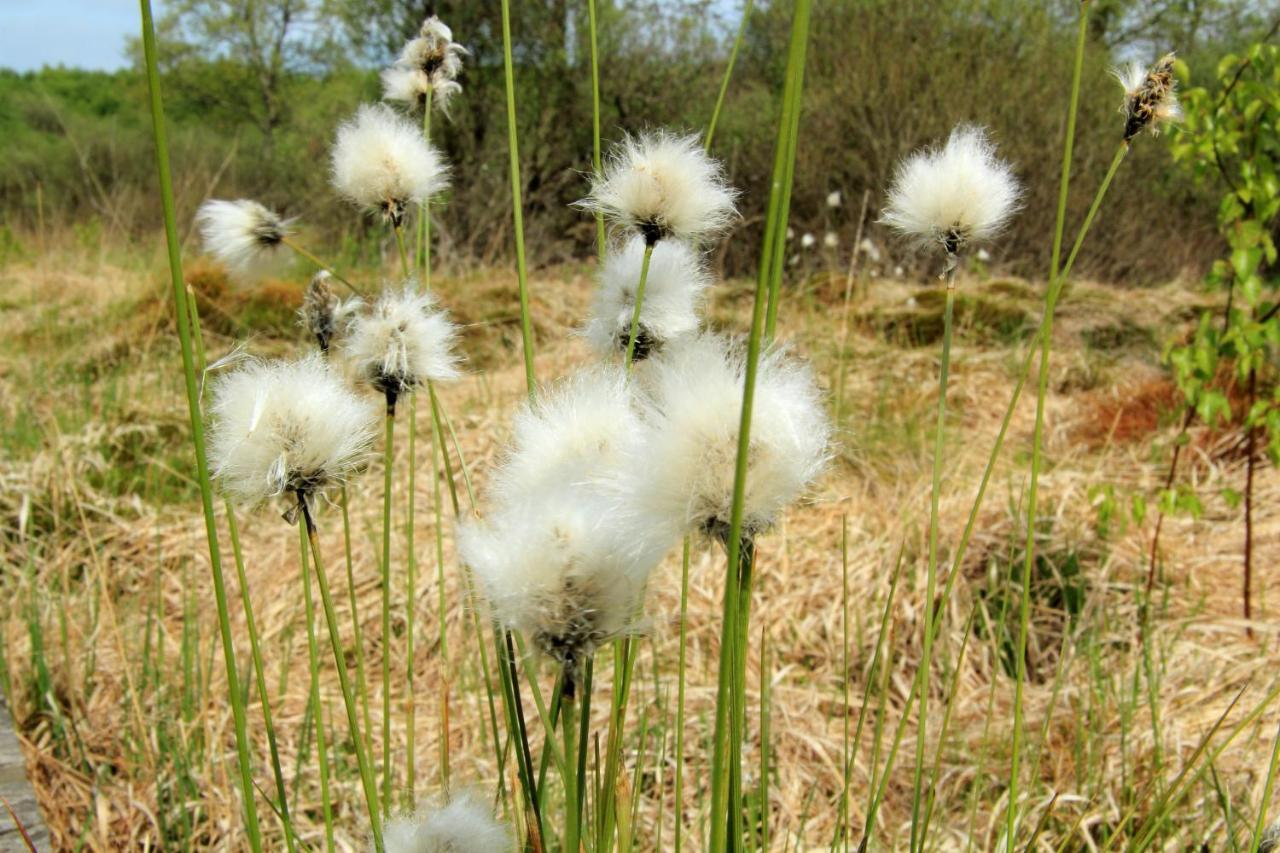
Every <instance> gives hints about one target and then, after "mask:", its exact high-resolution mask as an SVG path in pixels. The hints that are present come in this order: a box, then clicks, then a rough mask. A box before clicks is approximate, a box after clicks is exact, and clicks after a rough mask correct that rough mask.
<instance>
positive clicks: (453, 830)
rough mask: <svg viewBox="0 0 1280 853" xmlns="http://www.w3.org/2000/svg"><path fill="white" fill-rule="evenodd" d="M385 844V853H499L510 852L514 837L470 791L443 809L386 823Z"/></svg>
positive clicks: (383, 837) (454, 799)
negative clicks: (508, 850) (501, 852)
mask: <svg viewBox="0 0 1280 853" xmlns="http://www.w3.org/2000/svg"><path fill="white" fill-rule="evenodd" d="M382 841H383V847H384V849H385V850H386V853H500V851H503V850H507V849H509V848H510V846H511V835H510V832H509V831H508V830H507V827H506V826H505V825H504V824H501V823H499V822H498V821H497V820H496V819H495V818H494V816H493V809H491V808H489V806H488V805H487V804H486V803H485V802H484V800H483V799H482V798H481V797H480V796H478V795H477V794H474V793H471V792H469V791H468V792H463V793H460V794H455V795H454V796H453V798H452V799H451V800H450V801H449V803H448V805H445V806H442V807H440V808H437V809H428V810H423V811H422V812H419V813H418V814H416V815H412V816H409V817H400V818H395V819H393V820H389V821H387V825H386V826H385V827H383V830H382ZM370 849H371V850H372V845H371V846H370Z"/></svg>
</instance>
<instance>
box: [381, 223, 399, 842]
mask: <svg viewBox="0 0 1280 853" xmlns="http://www.w3.org/2000/svg"><path fill="white" fill-rule="evenodd" d="M396 233H397V234H399V233H400V232H399V231H397V232H396ZM392 405H393V404H390V403H389V404H388V406H387V414H386V418H385V419H384V429H383V442H382V566H381V568H382V814H383V816H384V817H385V816H389V815H390V814H391V485H392V476H391V475H392V469H393V465H394V457H395V424H396V418H395V413H394V410H393V409H392Z"/></svg>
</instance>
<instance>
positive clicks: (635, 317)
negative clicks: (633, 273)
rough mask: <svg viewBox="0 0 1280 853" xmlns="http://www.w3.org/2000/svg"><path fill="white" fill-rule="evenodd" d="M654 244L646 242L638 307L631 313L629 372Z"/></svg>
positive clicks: (628, 353) (627, 356) (637, 287)
mask: <svg viewBox="0 0 1280 853" xmlns="http://www.w3.org/2000/svg"><path fill="white" fill-rule="evenodd" d="M654 245H655V244H654V243H651V242H645V244H644V258H642V259H641V261H640V283H639V284H637V285H636V307H635V308H634V309H633V310H632V312H631V331H630V332H629V333H628V334H627V355H626V365H627V372H628V373H630V372H631V362H632V360H633V359H634V358H635V352H636V338H638V337H639V336H640V311H641V310H642V309H643V307H644V286H645V284H647V283H648V281H649V261H650V260H651V259H652V258H653V247H654Z"/></svg>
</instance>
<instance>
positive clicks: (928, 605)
mask: <svg viewBox="0 0 1280 853" xmlns="http://www.w3.org/2000/svg"><path fill="white" fill-rule="evenodd" d="M958 263H959V260H958V259H957V258H956V257H955V256H954V255H948V258H947V273H946V288H947V297H946V305H945V307H944V308H943V314H942V365H941V367H940V369H939V372H938V419H937V424H936V426H935V427H934V431H933V489H932V493H931V496H930V499H929V563H928V568H927V575H926V580H925V600H924V648H923V651H922V653H921V655H920V682H921V683H920V715H919V719H920V724H919V729H920V730H919V733H918V734H917V736H916V766H915V779H914V784H913V787H912V790H913V792H914V794H913V796H912V805H911V848H910V849H912V850H915V849H917V842H919V844H921V845H923V843H924V839H923V838H922V837H918V835H917V833H918V830H919V829H920V826H919V821H920V806H921V805H922V800H924V799H926V798H927V797H926V795H925V794H924V793H923V792H922V791H921V790H920V784H921V782H922V780H923V777H924V753H925V741H926V740H927V738H926V735H927V734H928V725H929V675H930V669H931V668H932V664H933V623H934V613H935V610H934V597H935V596H936V595H937V590H938V504H939V501H940V499H941V497H942V456H943V453H944V452H945V450H946V427H947V380H948V378H949V377H950V374H951V327H952V325H953V322H952V321H953V318H954V315H955V302H956V288H955V277H956V267H957V266H958Z"/></svg>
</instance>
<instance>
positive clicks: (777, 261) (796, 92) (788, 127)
mask: <svg viewBox="0 0 1280 853" xmlns="http://www.w3.org/2000/svg"><path fill="white" fill-rule="evenodd" d="M809 12H810V0H796V5H795V14H794V16H793V17H792V19H791V46H790V49H789V52H788V57H787V82H786V88H787V89H788V90H789V91H786V92H785V94H784V99H785V101H786V103H785V104H784V107H783V110H784V116H785V123H784V124H781V125H780V126H779V128H778V131H779V143H780V144H782V143H783V140H784V139H785V145H786V154H785V157H784V162H783V165H784V167H785V169H786V172H785V177H784V178H783V180H782V182H781V185H779V184H778V183H777V175H776V173H775V175H774V181H775V183H774V187H773V189H776V190H778V192H779V197H778V206H777V210H776V211H774V210H770V215H771V216H772V215H774V214H775V213H776V215H777V220H776V222H775V223H774V228H773V241H774V246H773V254H772V258H771V260H772V269H771V270H770V271H769V308H768V312H767V316H766V319H765V325H764V337H765V340H766V341H772V340H773V336H774V332H775V330H776V328H777V325H778V306H779V304H780V303H781V301H782V264H783V260H784V259H785V257H786V251H785V244H786V237H787V217H788V216H789V214H790V211H791V188H792V186H793V185H794V184H795V175H796V147H797V145H798V144H799V140H800V109H801V103H802V98H803V93H804V67H805V57H806V55H807V53H808V48H809ZM777 165H778V164H777V162H776V161H775V163H774V166H775V168H776V167H777Z"/></svg>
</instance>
